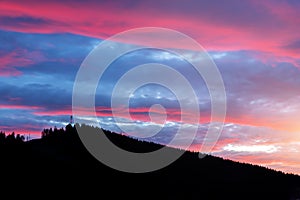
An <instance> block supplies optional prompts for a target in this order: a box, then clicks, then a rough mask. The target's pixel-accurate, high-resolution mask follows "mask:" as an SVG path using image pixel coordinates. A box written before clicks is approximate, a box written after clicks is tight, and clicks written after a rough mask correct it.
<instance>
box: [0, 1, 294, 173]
mask: <svg viewBox="0 0 300 200" xmlns="http://www.w3.org/2000/svg"><path fill="white" fill-rule="evenodd" d="M139 27H163V28H169V29H174V30H177V31H180V32H182V33H184V34H186V35H188V36H190V37H191V38H193V39H194V40H195V41H197V42H198V43H200V44H201V45H202V46H203V48H204V49H206V51H207V52H208V54H209V55H210V57H211V58H212V59H213V61H214V62H215V64H216V66H217V67H218V69H219V71H220V73H221V75H222V78H223V81H224V85H225V89H226V96H227V113H226V118H225V125H224V128H223V131H222V133H221V136H220V138H219V140H218V143H217V144H216V145H215V147H214V148H213V150H212V152H211V153H212V154H213V155H216V156H221V157H224V158H228V159H232V160H236V161H240V162H249V163H253V164H259V165H263V166H267V167H270V168H273V169H277V170H283V171H284V172H288V173H297V174H300V156H299V153H300V123H299V122H300V121H299V120H300V34H299V33H300V2H299V1H298V0H287V1H283V0H272V1H271V0H270V1H268V0H266V1H256V0H252V1H250V0H244V1H239V0H229V1H226V2H225V1H224V2H222V1H217V0H203V1H198V0H187V1H180V0H172V1H171V0H166V1H160V2H159V3H158V2H156V1H137V0H123V1H121V0H119V1H56V0H54V1H31V0H28V1H26V3H24V2H23V1H14V0H9V1H3V0H2V1H0V94H1V98H0V130H2V131H6V132H7V133H10V132H12V131H15V132H16V133H20V134H25V135H28V134H30V137H32V138H35V137H39V136H40V132H41V130H42V129H43V128H49V127H53V126H57V127H63V126H65V125H66V124H68V122H69V118H70V115H71V114H72V91H73V84H74V80H75V77H76V73H77V71H78V70H79V68H80V65H81V63H82V62H83V60H84V59H85V58H86V56H87V55H88V54H89V53H90V52H91V51H92V50H93V49H94V48H95V47H96V46H97V45H98V44H100V43H101V41H103V40H105V39H107V38H108V37H110V36H113V35H114V34H117V33H119V32H122V31H126V30H129V29H132V28H139ZM165 45H167V46H168V45H169V46H170V47H172V48H176V49H180V48H182V46H181V45H180V44H178V43H176V42H174V43H172V44H165ZM185 50H186V52H188V53H190V55H191V57H192V56H193V50H192V49H191V50H187V49H185ZM149 62H155V63H163V64H166V65H170V66H173V67H174V69H176V70H178V71H180V73H183V74H186V75H188V76H189V77H190V78H191V79H190V81H191V82H193V81H195V80H198V81H199V78H197V79H196V78H192V77H193V71H192V69H191V68H190V66H189V64H188V63H186V62H185V61H182V60H181V59H179V58H178V57H176V56H175V55H173V54H170V53H168V52H165V51H161V50H151V49H150V50H149V49H148V50H147V49H145V50H141V51H135V52H131V53H129V54H126V55H124V56H122V57H120V58H119V59H118V60H116V61H115V62H114V63H112V64H111V66H110V68H109V70H107V71H106V72H105V75H104V76H103V78H102V79H101V80H100V82H99V85H98V87H97V93H96V96H95V100H96V110H97V116H98V120H99V123H100V124H101V126H102V127H104V128H106V129H110V130H113V131H120V129H119V128H118V127H117V126H116V123H115V119H114V118H113V116H112V111H111V105H110V103H111V102H110V96H111V92H112V90H113V87H114V85H115V83H116V81H117V80H118V79H120V77H121V76H122V74H124V73H125V72H126V70H130V69H132V68H134V66H136V65H139V64H143V63H149ZM197 84H198V85H197ZM194 85H197V88H195V91H196V95H197V96H198V98H199V108H200V111H201V118H200V119H199V124H198V126H199V127H198V133H197V135H196V138H195V141H194V143H193V145H192V146H191V150H194V151H197V149H199V145H200V144H201V142H202V141H203V134H204V132H205V131H206V130H207V128H208V126H209V124H210V123H212V124H213V123H218V121H214V122H211V121H210V120H209V119H210V109H211V101H210V98H209V93H208V90H207V87H206V86H205V84H204V82H203V80H201V79H200V81H199V82H195V83H194ZM125 89H126V88H124V90H125ZM131 97H132V98H130V101H129V104H130V114H131V118H126V117H124V115H122V113H124V110H123V108H122V107H121V106H120V109H119V115H118V116H117V117H118V121H119V122H120V123H122V124H123V125H125V126H126V127H129V128H128V129H129V130H131V131H133V132H142V131H143V130H144V129H145V127H146V126H162V124H159V123H156V122H155V121H151V119H150V118H149V108H150V107H151V105H153V104H161V105H163V106H164V107H165V109H166V112H167V120H166V121H165V122H164V124H163V125H164V128H163V129H162V131H161V132H160V133H159V134H158V135H156V136H153V137H152V138H150V139H151V140H152V141H156V142H159V143H163V144H165V143H168V141H169V140H170V138H172V137H173V135H172V134H173V133H174V131H176V130H177V129H178V127H180V126H182V125H184V126H193V125H192V124H189V122H187V121H184V122H182V121H180V119H179V116H178V115H180V114H182V113H179V114H178V109H179V104H178V101H177V100H176V95H174V94H173V93H172V92H171V91H170V90H168V88H164V87H162V86H159V85H153V84H152V85H146V86H144V87H140V88H139V89H137V90H136V91H135V93H134V94H133V95H132V96H131ZM151 112H153V113H155V114H157V115H160V109H158V108H157V109H156V110H155V109H152V110H151ZM86 122H87V123H91V120H89V118H88V117H87V118H86ZM184 139H185V136H184V135H183V136H182V140H183V141H184Z"/></svg>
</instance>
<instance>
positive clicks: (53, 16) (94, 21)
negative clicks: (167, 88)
mask: <svg viewBox="0 0 300 200" xmlns="http://www.w3.org/2000/svg"><path fill="white" fill-rule="evenodd" d="M129 5H130V6H129ZM297 8H298V6H295V3H291V2H288V1H287V2H276V3H274V2H272V1H264V2H257V1H242V2H241V1H236V0H232V1H228V2H226V3H220V2H219V1H196V0H191V1H188V2H182V1H179V0H175V1H165V2H163V3H160V4H159V5H158V4H157V3H156V2H152V1H151V2H143V3H138V2H135V1H133V0H126V1H113V2H103V1H98V2H96V1H88V2H85V3H81V2H78V1H75V2H72V5H71V6H70V4H69V3H66V2H58V1H51V2H36V1H29V2H27V3H26V4H24V3H22V2H20V1H4V2H3V3H2V7H1V12H0V20H1V21H2V29H4V30H9V31H19V32H27V33H33V32H34V33H66V32H67V33H74V34H80V35H85V36H92V37H97V38H102V39H105V38H107V37H108V36H111V35H113V34H115V33H118V32H121V31H125V30H127V29H130V28H136V27H145V26H158V27H166V28H172V29H176V30H179V31H182V32H184V33H186V34H188V35H191V36H192V37H193V38H195V39H196V40H198V41H199V42H200V43H201V44H202V45H203V46H204V47H206V48H208V49H209V50H227V51H228V50H241V49H244V50H261V49H264V50H265V51H268V52H272V53H273V54H275V55H277V56H280V55H281V56H291V57H293V58H299V56H298V55H299V54H296V52H293V51H286V49H285V48H282V46H284V45H288V44H289V43H290V41H291V40H299V35H298V34H297V33H298V32H299V30H298V27H300V26H299V23H300V22H299V20H297V19H299V12H297ZM57 10H60V11H61V12H63V13H64V16H61V15H58V14H57V12H56V11H57ZM78 10H80V16H81V17H80V18H79V17H78ZM128 13H130V14H128ZM237 16H238V17H237ZM174 44H175V43H173V45H174ZM169 45H171V44H169Z"/></svg>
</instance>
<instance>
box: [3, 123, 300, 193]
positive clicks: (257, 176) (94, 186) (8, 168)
mask: <svg viewBox="0 0 300 200" xmlns="http://www.w3.org/2000/svg"><path fill="white" fill-rule="evenodd" d="M76 127H77V128H79V129H81V131H85V130H89V131H90V130H92V131H95V132H98V131H99V129H98V128H94V127H91V126H87V125H81V126H80V125H76ZM103 131H104V134H105V135H106V136H107V137H108V138H109V139H110V140H111V141H112V142H113V143H115V144H116V145H118V146H119V147H120V148H123V149H126V150H129V151H132V152H150V151H153V150H157V149H159V148H162V147H163V146H161V145H159V144H155V143H150V142H145V141H139V140H136V139H133V138H129V137H127V136H123V135H120V134H116V133H112V132H110V131H107V130H103ZM3 134H4V133H0V150H1V151H0V154H1V157H0V158H1V165H0V170H1V182H2V184H1V188H2V190H1V191H2V192H4V191H10V190H11V189H13V191H19V192H21V194H24V193H25V194H27V193H28V191H30V194H31V196H32V195H33V194H35V192H37V191H38V192H41V194H42V195H47V197H49V198H50V197H51V196H53V198H54V197H55V198H56V197H57V196H59V197H62V198H63V197H66V198H72V197H74V198H75V197H77V196H78V195H84V197H85V198H88V197H91V196H93V197H95V198H100V199H107V198H105V197H109V199H114V198H118V199H154V198H155V199H158V198H159V199H160V198H167V199H297V198H298V199H299V198H300V177H299V176H297V175H292V174H285V173H283V172H279V171H275V170H271V169H267V168H265V167H260V166H255V165H251V164H244V163H238V162H233V161H230V160H225V159H222V158H218V157H213V156H210V155H207V156H205V157H204V158H203V159H199V157H198V153H193V152H185V153H184V154H183V156H182V157H180V158H179V159H178V160H177V161H175V162H174V163H172V164H171V165H169V166H167V167H165V168H163V169H161V170H158V171H155V172H150V173H143V174H132V173H124V172H120V171H116V170H114V169H111V168H109V167H107V166H105V165H104V164H102V163H100V162H99V161H97V160H96V159H95V158H94V157H93V156H92V155H91V154H90V153H88V152H87V150H86V149H85V147H84V146H83V144H82V143H81V141H80V139H79V136H78V134H77V131H76V128H75V127H74V126H72V125H70V124H69V125H67V126H66V128H65V129H57V128H54V129H52V128H50V129H44V130H43V131H42V138H41V139H35V140H31V141H28V142H24V138H20V136H18V137H16V136H15V135H13V136H5V135H4V137H3ZM99 134H102V133H99ZM13 138H14V139H13ZM172 150H173V151H181V150H179V149H172ZM16 188H18V189H16ZM2 194H3V193H2ZM11 194H14V193H10V195H11ZM39 197H41V196H39Z"/></svg>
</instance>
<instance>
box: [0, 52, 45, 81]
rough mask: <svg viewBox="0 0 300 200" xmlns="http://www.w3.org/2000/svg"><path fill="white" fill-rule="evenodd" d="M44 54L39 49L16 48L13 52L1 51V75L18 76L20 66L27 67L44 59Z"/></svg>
mask: <svg viewBox="0 0 300 200" xmlns="http://www.w3.org/2000/svg"><path fill="white" fill-rule="evenodd" d="M44 59H45V58H44V56H43V55H42V54H41V53H40V52H38V51H28V50H26V49H16V50H14V51H11V52H8V53H7V52H0V76H18V75H21V72H20V71H19V70H18V68H20V67H26V66H28V65H32V64H34V63H38V62H41V61H42V60H44Z"/></svg>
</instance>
